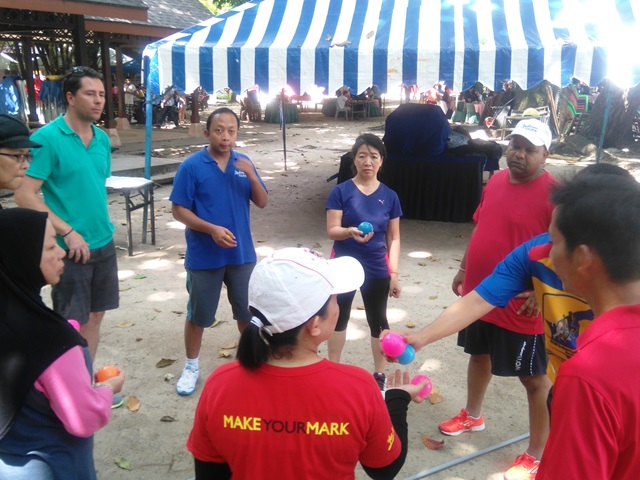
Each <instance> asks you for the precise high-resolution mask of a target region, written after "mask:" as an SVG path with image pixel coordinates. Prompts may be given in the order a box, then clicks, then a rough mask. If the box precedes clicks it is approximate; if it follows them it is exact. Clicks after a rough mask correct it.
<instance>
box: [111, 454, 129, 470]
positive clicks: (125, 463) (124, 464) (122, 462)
mask: <svg viewBox="0 0 640 480" xmlns="http://www.w3.org/2000/svg"><path fill="white" fill-rule="evenodd" d="M113 461H114V462H116V465H118V466H119V467H120V468H121V469H123V470H131V465H129V460H127V459H126V458H121V457H116V458H114V459H113Z"/></svg>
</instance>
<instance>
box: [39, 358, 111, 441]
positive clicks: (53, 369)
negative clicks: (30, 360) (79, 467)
mask: <svg viewBox="0 0 640 480" xmlns="http://www.w3.org/2000/svg"><path fill="white" fill-rule="evenodd" d="M34 386H35V388H36V389H37V390H38V391H40V392H42V393H43V394H44V395H45V397H47V399H48V400H49V403H50V404H51V408H52V409H53V411H54V413H55V414H56V415H57V416H58V418H59V419H60V421H61V422H62V424H63V425H64V428H65V430H66V431H67V432H69V433H70V434H71V435H75V436H76V437H83V438H87V437H90V436H91V435H93V434H94V433H95V432H97V431H98V430H100V429H101V428H102V427H104V426H105V425H106V424H107V422H109V418H110V416H111V400H112V396H113V395H112V393H111V390H110V389H109V388H107V387H99V388H93V387H92V386H91V375H89V371H88V370H87V367H86V364H85V359H84V353H83V351H82V347H74V348H72V349H71V350H69V351H67V352H66V353H64V354H63V355H61V356H60V357H59V358H58V359H57V360H56V361H55V362H53V363H52V364H51V365H49V367H48V368H47V369H46V370H45V371H44V372H43V373H42V375H40V377H39V378H38V380H37V381H36V383H35V385H34Z"/></svg>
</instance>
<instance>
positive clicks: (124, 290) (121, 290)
mask: <svg viewBox="0 0 640 480" xmlns="http://www.w3.org/2000/svg"><path fill="white" fill-rule="evenodd" d="M127 290H131V287H125V288H119V289H118V291H120V292H126V291H127Z"/></svg>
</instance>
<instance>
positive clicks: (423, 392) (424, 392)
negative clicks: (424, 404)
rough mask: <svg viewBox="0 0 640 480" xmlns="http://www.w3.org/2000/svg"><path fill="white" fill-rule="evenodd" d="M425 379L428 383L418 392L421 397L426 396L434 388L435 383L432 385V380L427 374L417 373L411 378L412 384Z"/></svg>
mask: <svg viewBox="0 0 640 480" xmlns="http://www.w3.org/2000/svg"><path fill="white" fill-rule="evenodd" d="M423 380H426V381H427V384H426V385H425V386H424V388H423V389H422V390H420V393H418V397H419V398H424V397H426V396H427V395H429V394H430V393H431V389H432V388H433V385H431V380H430V379H429V377H427V376H426V375H416V376H415V377H413V379H412V380H411V384H413V385H417V384H418V383H420V382H421V381H423Z"/></svg>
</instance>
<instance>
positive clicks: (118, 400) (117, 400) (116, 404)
mask: <svg viewBox="0 0 640 480" xmlns="http://www.w3.org/2000/svg"><path fill="white" fill-rule="evenodd" d="M122 405H124V398H123V397H121V396H120V395H116V394H114V395H113V398H112V399H111V409H112V410H113V409H116V408H120V407H121V406H122Z"/></svg>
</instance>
